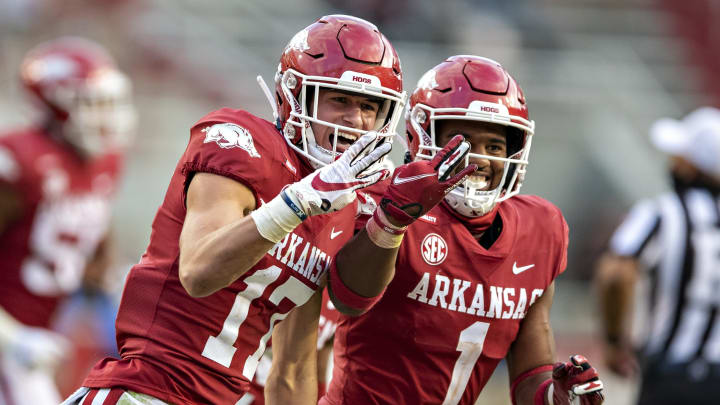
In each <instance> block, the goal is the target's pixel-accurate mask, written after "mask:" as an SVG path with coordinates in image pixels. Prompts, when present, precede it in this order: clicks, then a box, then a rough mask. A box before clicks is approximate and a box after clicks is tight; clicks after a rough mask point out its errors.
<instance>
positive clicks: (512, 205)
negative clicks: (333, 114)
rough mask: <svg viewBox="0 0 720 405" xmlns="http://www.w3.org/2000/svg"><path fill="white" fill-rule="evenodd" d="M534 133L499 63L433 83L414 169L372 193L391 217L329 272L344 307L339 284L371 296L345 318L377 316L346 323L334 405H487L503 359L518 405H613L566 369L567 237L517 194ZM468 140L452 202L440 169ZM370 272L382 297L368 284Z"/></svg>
mask: <svg viewBox="0 0 720 405" xmlns="http://www.w3.org/2000/svg"><path fill="white" fill-rule="evenodd" d="M533 132H534V123H533V122H532V121H530V120H529V118H528V110H527V106H526V104H525V98H524V95H523V93H522V90H521V89H520V87H519V86H518V85H517V83H516V82H515V80H514V79H513V78H512V77H511V76H510V75H509V74H508V73H507V72H506V71H505V69H503V67H502V66H500V65H499V64H498V63H497V62H495V61H492V60H489V59H486V58H481V57H475V56H466V55H463V56H454V57H451V58H449V59H447V60H446V61H445V62H443V63H441V64H440V65H438V66H436V67H435V68H433V69H431V70H430V71H428V72H427V73H426V74H425V75H424V76H423V77H422V78H421V79H420V81H419V83H418V86H417V89H416V90H415V91H414V92H413V94H412V96H411V99H410V110H409V111H408V113H407V137H408V139H407V142H408V145H409V154H410V157H411V158H415V161H414V162H412V163H409V164H407V165H404V166H401V167H399V168H398V169H397V170H395V172H394V174H393V176H392V178H391V179H390V180H388V181H387V182H383V183H379V184H378V185H376V186H374V187H373V188H371V189H368V190H372V191H373V192H374V194H375V196H376V197H377V202H378V206H379V207H378V209H376V210H375V213H374V214H373V215H372V217H370V218H369V219H367V218H366V221H365V223H364V226H363V223H362V222H360V226H359V228H360V232H359V233H358V235H357V237H356V238H355V239H354V240H353V241H352V242H350V243H348V244H347V245H346V246H345V247H344V248H343V249H342V250H341V251H340V252H339V253H338V256H337V260H336V267H337V270H335V271H331V273H330V281H329V286H330V292H331V297H332V296H333V295H335V293H336V292H337V290H338V288H337V287H338V284H340V288H343V286H344V287H350V288H352V286H353V285H354V286H356V287H357V286H359V287H361V288H360V289H357V290H354V292H356V293H357V294H358V295H359V296H361V298H358V299H356V300H355V301H354V302H350V301H343V300H342V299H339V298H340V297H334V298H335V301H338V302H336V304H337V305H336V306H337V307H338V309H339V310H340V311H341V312H345V313H348V314H351V315H357V314H359V313H361V312H363V311H367V312H366V313H365V314H363V315H360V316H343V317H341V319H340V320H339V325H338V328H337V331H336V335H335V345H334V351H335V354H334V356H335V357H334V359H335V367H334V375H333V378H332V380H331V382H330V387H329V389H328V393H327V395H326V396H325V397H324V398H323V399H322V400H321V401H320V403H321V404H322V405H341V404H371V403H372V404H398V403H402V404H467V405H470V404H474V403H475V401H476V400H477V398H478V395H479V394H480V392H481V391H482V389H483V387H484V385H485V384H486V383H487V381H488V379H489V378H490V375H491V374H492V373H493V370H495V368H496V366H497V364H498V363H499V362H500V360H502V359H503V358H505V359H507V362H508V368H509V373H510V380H511V397H512V401H513V404H524V405H569V404H570V403H571V401H572V400H573V399H577V400H578V403H582V404H587V405H598V404H601V403H602V402H603V396H602V391H601V388H602V383H601V382H600V381H599V380H598V378H597V373H596V372H595V369H593V368H592V367H590V365H589V364H588V363H587V360H585V359H584V358H583V357H582V356H573V357H572V358H571V361H570V362H568V363H557V364H555V365H553V363H554V361H555V359H554V356H555V354H554V342H553V338H552V334H551V332H550V326H549V315H550V305H551V303H552V298H553V291H554V280H555V278H556V277H557V276H558V275H559V274H560V273H562V272H563V271H564V270H565V266H566V250H567V246H568V228H567V225H566V223H565V220H564V219H563V216H562V214H561V212H560V210H559V209H558V208H557V207H555V206H554V205H552V204H551V203H549V202H548V201H546V200H544V199H542V198H540V197H536V196H524V195H517V194H518V192H519V190H520V186H521V183H522V181H523V179H524V175H525V169H526V166H527V163H528V155H529V151H530V142H531V139H532V135H533ZM458 135H460V136H461V138H464V139H465V140H466V141H467V142H469V143H470V145H471V148H470V153H469V154H468V156H467V158H466V161H465V167H466V169H467V168H468V167H473V166H474V167H473V171H472V172H471V173H470V174H469V176H468V177H467V178H466V179H465V180H464V182H463V183H461V185H460V186H458V187H457V188H455V189H453V190H452V191H450V193H449V194H447V196H444V194H442V192H443V191H444V186H443V177H442V172H441V170H442V167H440V170H438V169H437V168H438V164H437V163H436V162H435V161H436V159H437V157H438V154H439V153H441V149H440V148H441V147H442V146H443V145H446V144H451V143H452V142H453V141H454V140H455V138H457V137H458ZM460 167H463V166H462V165H461V166H460ZM432 190H436V191H435V192H433V191H432ZM366 192H369V191H366ZM511 197H512V198H511ZM440 201H441V202H440ZM438 202H440V203H439V204H438ZM436 204H437V205H436ZM373 246H374V248H373ZM357 252H360V253H361V254H362V257H376V258H375V259H373V260H375V262H374V263H379V262H381V261H382V260H385V258H391V259H394V261H393V265H392V266H390V268H389V269H383V268H382V267H381V266H374V265H373V264H374V263H368V260H367V259H364V260H362V261H359V260H358V254H357ZM353 262H354V263H356V267H355V268H353V267H352V266H351V264H352V263H353ZM361 269H362V270H363V271H362V272H360V274H364V275H365V277H366V280H369V281H373V280H375V281H376V283H375V285H370V282H369V281H366V282H365V284H362V283H360V282H358V278H357V277H355V275H356V274H357V273H358V272H359V270H361ZM382 271H387V272H386V273H385V274H382ZM369 272H373V275H374V277H369V276H368V273H369ZM393 273H394V277H393ZM338 279H339V280H338ZM384 279H387V280H390V279H391V281H390V282H389V283H388V284H387V286H386V290H385V291H384V294H382V289H383V288H384V287H385V285H382V284H381V283H380V282H379V281H382V280H384ZM340 282H341V283H340ZM351 283H355V284H351ZM368 297H373V298H368ZM373 304H374V306H373ZM573 403H575V402H573Z"/></svg>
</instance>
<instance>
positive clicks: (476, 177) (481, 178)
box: [467, 172, 490, 191]
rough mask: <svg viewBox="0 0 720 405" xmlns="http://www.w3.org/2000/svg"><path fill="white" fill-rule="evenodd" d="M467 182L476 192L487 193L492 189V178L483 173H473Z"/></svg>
mask: <svg viewBox="0 0 720 405" xmlns="http://www.w3.org/2000/svg"><path fill="white" fill-rule="evenodd" d="M467 181H468V183H469V185H470V187H472V188H474V189H476V190H481V191H487V190H488V189H489V188H490V176H488V175H485V174H482V173H478V172H475V173H473V174H472V175H471V176H470V177H468V180H467Z"/></svg>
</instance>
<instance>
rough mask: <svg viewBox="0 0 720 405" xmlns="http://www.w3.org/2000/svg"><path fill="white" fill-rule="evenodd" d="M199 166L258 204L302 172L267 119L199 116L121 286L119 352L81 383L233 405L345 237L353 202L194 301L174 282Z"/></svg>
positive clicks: (235, 113)
mask: <svg viewBox="0 0 720 405" xmlns="http://www.w3.org/2000/svg"><path fill="white" fill-rule="evenodd" d="M197 172H207V173H213V174H217V175H221V176H226V177H228V178H231V179H233V180H236V181H239V182H241V183H243V184H245V185H246V186H247V187H248V188H250V189H251V190H252V191H253V193H254V194H255V198H256V201H257V202H258V204H262V203H263V202H264V201H270V200H271V199H272V198H273V197H275V196H276V195H277V194H278V193H279V192H280V190H281V189H282V187H283V186H285V185H286V184H289V183H293V182H295V181H298V180H300V179H301V178H302V177H304V176H305V175H307V174H308V173H309V169H307V168H306V166H305V165H304V164H303V163H302V162H301V161H300V159H299V158H298V156H297V155H296V153H295V152H293V151H292V150H291V149H290V148H289V146H288V145H287V144H286V142H285V140H284V139H283V137H282V135H281V134H280V133H279V132H278V131H277V129H276V128H275V126H274V125H273V124H271V123H270V122H268V121H265V120H262V119H260V118H257V117H255V116H253V115H251V114H249V113H247V112H244V111H240V110H231V109H222V110H218V111H216V112H213V113H211V114H209V115H208V116H206V117H204V118H203V119H201V120H200V121H199V122H198V123H197V124H196V125H195V126H194V127H193V128H192V130H191V136H190V142H189V145H188V147H187V149H186V151H185V153H184V155H183V156H182V158H181V159H180V161H179V163H178V165H177V167H176V169H175V173H174V174H173V177H172V179H171V181H170V186H169V188H168V191H167V194H166V196H165V201H164V202H163V204H162V206H161V207H160V209H159V210H158V213H157V215H156V217H155V221H154V223H153V227H152V235H151V238H150V245H149V246H148V249H147V252H146V253H145V254H144V255H143V257H142V259H141V261H140V263H139V264H137V265H136V266H135V267H133V269H132V270H131V272H130V274H129V276H128V279H127V281H126V284H125V290H124V292H123V298H122V302H121V304H120V310H119V314H118V319H117V323H116V327H117V340H118V346H119V349H120V354H121V356H122V359H120V360H118V359H110V358H108V359H105V360H103V361H102V362H100V363H99V364H98V365H96V366H95V368H94V369H93V370H92V371H91V373H90V375H89V376H88V378H87V379H86V380H85V383H84V384H83V385H84V386H87V387H95V388H100V387H116V386H117V387H123V388H125V389H128V390H132V391H136V392H140V393H144V394H148V395H152V396H154V397H156V398H158V399H161V400H163V401H167V402H171V403H174V404H234V403H235V402H237V400H238V399H239V398H240V397H241V396H242V395H243V393H244V392H246V391H247V390H248V387H249V382H250V380H251V379H252V378H253V375H254V373H255V369H256V367H257V364H258V361H259V360H260V357H261V356H262V354H263V352H264V351H265V347H266V344H267V341H268V339H270V336H271V334H272V330H273V327H274V324H275V323H277V322H278V321H280V320H282V319H284V318H285V316H286V315H287V313H288V312H289V311H290V310H291V309H292V308H294V307H295V306H297V305H301V304H304V303H305V302H306V301H307V300H308V299H309V298H310V296H311V295H312V294H313V293H314V292H315V291H316V290H317V288H318V285H319V284H320V283H321V279H322V276H323V274H324V273H325V272H326V271H327V269H328V268H329V265H330V261H331V260H332V259H333V257H334V255H335V253H336V252H337V251H338V250H339V249H340V247H341V246H343V245H344V244H345V243H346V242H347V241H348V240H349V239H350V238H351V237H352V233H353V223H354V220H355V212H356V206H355V205H354V204H351V205H350V206H349V207H346V208H345V209H343V210H340V211H338V212H336V213H333V214H329V215H319V216H314V217H310V218H308V219H307V220H306V221H304V222H303V223H302V224H301V225H300V226H299V227H297V228H296V229H295V230H294V231H293V232H291V233H290V234H288V235H287V236H286V237H285V238H284V239H283V240H282V241H280V242H279V243H278V244H276V245H275V247H273V248H272V249H271V250H270V251H269V252H268V253H267V254H266V255H265V256H264V257H263V258H262V259H261V260H260V261H259V262H258V263H257V264H256V265H255V266H254V267H253V268H252V269H250V270H249V271H248V272H247V273H246V274H244V275H243V276H242V277H240V278H239V279H238V280H236V281H235V282H234V283H233V284H231V285H230V286H228V287H226V288H224V289H222V290H220V291H218V292H216V293H214V294H212V295H210V296H208V297H203V298H192V297H190V296H189V295H188V294H187V292H186V291H185V289H184V288H183V287H182V285H181V284H180V281H179V279H178V253H179V247H178V240H179V236H180V231H181V230H182V226H183V220H184V218H185V213H186V207H185V192H186V189H187V186H188V184H189V182H190V180H191V176H192V174H193V173H197ZM238 254H242V252H238Z"/></svg>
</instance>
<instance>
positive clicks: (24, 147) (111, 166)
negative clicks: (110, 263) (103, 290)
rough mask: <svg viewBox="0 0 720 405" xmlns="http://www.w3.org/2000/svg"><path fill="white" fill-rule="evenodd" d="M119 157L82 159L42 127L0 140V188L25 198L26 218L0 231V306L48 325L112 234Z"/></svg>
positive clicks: (27, 322) (24, 319)
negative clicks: (106, 236)
mask: <svg viewBox="0 0 720 405" xmlns="http://www.w3.org/2000/svg"><path fill="white" fill-rule="evenodd" d="M121 164H122V162H121V157H120V156H119V155H105V156H102V157H99V158H96V159H93V160H83V159H81V158H80V156H79V155H78V154H77V153H76V152H75V151H74V150H72V149H71V147H69V146H68V145H65V144H63V143H60V142H58V141H55V140H53V139H52V138H50V135H48V134H46V133H43V132H41V131H39V130H26V131H21V132H13V133H9V134H6V135H5V136H2V137H0V187H3V188H8V189H10V190H12V191H15V192H16V193H17V194H18V195H19V196H20V197H21V199H22V201H21V203H22V209H23V211H22V216H21V217H20V218H18V219H17V220H16V221H14V222H12V223H10V224H8V227H7V228H6V229H5V231H3V232H2V233H1V234H0V258H2V260H0V306H2V308H3V309H5V310H6V311H8V312H9V313H10V314H11V315H12V316H13V317H15V318H16V319H17V320H19V321H20V322H22V323H23V324H25V325H30V326H40V327H49V324H50V321H51V318H52V316H53V314H54V313H55V309H56V307H57V305H58V303H59V301H60V299H61V298H63V297H65V296H67V295H68V294H69V293H72V292H73V291H75V290H77V289H78V288H79V287H80V283H81V281H82V277H83V273H84V270H85V266H86V264H87V262H88V260H89V259H90V258H91V257H92V255H93V254H94V253H95V251H96V249H97V247H98V244H99V243H100V241H102V240H103V239H104V237H105V235H106V233H107V230H108V226H109V224H110V214H111V209H110V208H111V207H110V206H111V197H112V195H113V194H114V192H115V190H116V188H117V183H118V178H119V176H120V172H121Z"/></svg>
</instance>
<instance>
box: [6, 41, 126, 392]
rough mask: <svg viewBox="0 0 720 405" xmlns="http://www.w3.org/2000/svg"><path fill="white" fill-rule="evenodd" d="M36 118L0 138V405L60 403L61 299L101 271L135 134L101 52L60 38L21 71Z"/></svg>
mask: <svg viewBox="0 0 720 405" xmlns="http://www.w3.org/2000/svg"><path fill="white" fill-rule="evenodd" d="M20 74H21V81H22V85H23V86H24V88H25V89H26V90H27V91H28V92H29V93H30V94H31V96H32V97H34V98H35V101H37V105H38V106H39V107H40V113H41V114H40V119H39V120H38V121H37V123H36V124H35V125H34V126H32V127H29V128H25V129H20V130H15V131H11V132H7V133H4V134H3V135H1V136H0V381H2V383H0V403H8V404H13V403H14V404H39V405H42V404H57V403H58V402H59V401H60V398H59V396H58V392H57V389H56V387H55V384H54V382H53V377H54V370H55V367H56V366H57V365H58V364H59V363H60V362H61V361H68V360H72V359H68V358H67V357H65V358H63V357H64V356H68V355H69V353H71V345H70V344H69V342H68V341H67V340H65V339H64V338H63V337H62V336H60V335H58V334H56V333H54V332H51V331H50V330H48V328H49V327H50V325H51V321H52V319H53V316H54V315H55V313H56V309H57V307H58V305H59V304H60V302H61V300H62V299H63V298H65V297H67V296H68V295H69V294H71V293H73V292H75V291H77V290H78V289H80V288H81V287H88V286H92V287H91V288H97V284H98V283H97V280H98V279H100V278H101V277H102V274H103V272H104V271H105V269H106V268H107V266H108V264H109V263H108V262H109V260H108V259H109V257H108V254H107V253H108V242H107V235H108V227H109V224H110V217H111V216H110V213H111V200H112V197H113V194H114V193H115V191H116V189H117V186H118V181H119V179H120V174H121V168H122V150H123V149H124V148H125V147H126V146H127V145H128V144H129V142H130V141H131V139H132V135H133V132H134V129H135V123H136V113H135V110H134V108H133V105H132V104H131V100H130V97H131V87H130V81H129V79H128V78H127V77H126V76H125V75H124V74H123V73H122V72H120V71H119V70H118V68H117V66H116V65H115V62H114V61H113V59H112V57H111V56H110V55H109V54H108V53H107V52H106V51H105V50H104V49H103V48H102V47H100V46H99V45H98V44H96V43H93V42H91V41H88V40H86V39H82V38H76V37H63V38H59V39H56V40H52V41H49V42H46V43H43V44H40V45H38V46H37V47H36V48H34V49H32V50H31V51H30V52H29V53H28V54H27V55H26V57H25V59H24V61H23V62H22V66H21V69H20Z"/></svg>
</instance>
